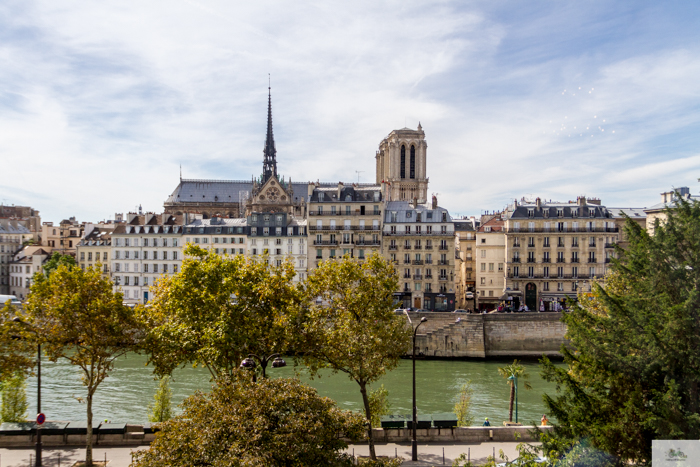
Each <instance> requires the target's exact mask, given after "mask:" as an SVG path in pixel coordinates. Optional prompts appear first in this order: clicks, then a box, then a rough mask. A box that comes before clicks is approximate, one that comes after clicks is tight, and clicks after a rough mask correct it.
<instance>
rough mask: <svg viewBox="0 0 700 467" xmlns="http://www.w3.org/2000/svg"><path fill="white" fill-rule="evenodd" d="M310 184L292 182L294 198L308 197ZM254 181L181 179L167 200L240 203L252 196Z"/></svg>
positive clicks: (171, 201)
mask: <svg viewBox="0 0 700 467" xmlns="http://www.w3.org/2000/svg"><path fill="white" fill-rule="evenodd" d="M307 187H308V184H307V183H301V182H292V190H293V191H294V199H293V200H292V201H301V200H304V199H306V197H307V194H308V188H307ZM252 191H253V183H252V182H251V181H243V180H180V184H179V185H178V186H177V188H175V191H173V193H172V194H171V195H170V196H169V197H168V199H167V200H166V201H165V204H166V206H167V205H177V204H180V203H238V202H240V201H241V200H242V199H244V198H250V195H251V193H252Z"/></svg>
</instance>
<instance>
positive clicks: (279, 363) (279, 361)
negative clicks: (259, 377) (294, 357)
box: [272, 357, 287, 368]
mask: <svg viewBox="0 0 700 467" xmlns="http://www.w3.org/2000/svg"><path fill="white" fill-rule="evenodd" d="M285 366H287V362H285V361H284V360H282V359H281V358H280V357H277V358H275V359H274V360H273V361H272V368H282V367H285Z"/></svg>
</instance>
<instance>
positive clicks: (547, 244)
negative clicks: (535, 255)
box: [542, 242, 550, 248]
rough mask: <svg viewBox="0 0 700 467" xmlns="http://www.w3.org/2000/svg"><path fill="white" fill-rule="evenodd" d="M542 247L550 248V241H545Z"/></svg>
mask: <svg viewBox="0 0 700 467" xmlns="http://www.w3.org/2000/svg"><path fill="white" fill-rule="evenodd" d="M542 248H550V245H549V242H548V243H544V244H543V245H542Z"/></svg>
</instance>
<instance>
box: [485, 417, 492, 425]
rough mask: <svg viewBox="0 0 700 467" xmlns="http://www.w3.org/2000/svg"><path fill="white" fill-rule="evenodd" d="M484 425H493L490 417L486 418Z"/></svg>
mask: <svg viewBox="0 0 700 467" xmlns="http://www.w3.org/2000/svg"><path fill="white" fill-rule="evenodd" d="M484 426H491V423H489V417H486V418H485V419H484Z"/></svg>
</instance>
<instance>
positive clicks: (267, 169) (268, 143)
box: [262, 75, 277, 183]
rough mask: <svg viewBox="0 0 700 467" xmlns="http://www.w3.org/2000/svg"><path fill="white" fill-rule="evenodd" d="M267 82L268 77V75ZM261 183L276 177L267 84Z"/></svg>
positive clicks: (270, 107) (269, 89) (269, 90)
mask: <svg viewBox="0 0 700 467" xmlns="http://www.w3.org/2000/svg"><path fill="white" fill-rule="evenodd" d="M268 80H269V75H268ZM263 153H264V154H265V158H264V159H263V181H262V182H263V183H265V182H267V181H268V180H269V179H270V177H272V176H273V175H274V176H275V177H277V158H276V155H277V150H276V149H275V137H274V136H273V135H272V93H271V88H270V85H269V82H268V86H267V139H266V140H265V150H264V151H263Z"/></svg>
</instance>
